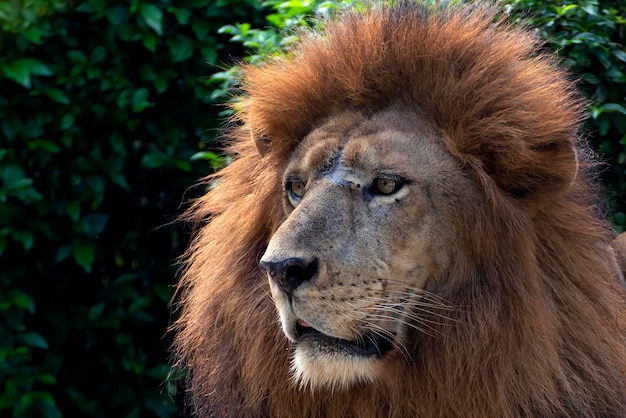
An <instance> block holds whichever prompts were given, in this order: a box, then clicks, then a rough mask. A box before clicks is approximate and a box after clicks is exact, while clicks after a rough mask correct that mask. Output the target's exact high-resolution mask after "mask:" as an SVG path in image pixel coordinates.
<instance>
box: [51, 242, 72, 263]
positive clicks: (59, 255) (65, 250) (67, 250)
mask: <svg viewBox="0 0 626 418" xmlns="http://www.w3.org/2000/svg"><path fill="white" fill-rule="evenodd" d="M70 254H72V247H71V246H70V245H62V246H60V247H59V249H58V250H57V252H56V254H55V256H54V260H55V261H56V262H61V261H63V260H65V259H66V258H67V257H69V256H70Z"/></svg>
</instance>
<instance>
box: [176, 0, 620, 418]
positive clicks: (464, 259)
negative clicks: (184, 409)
mask: <svg viewBox="0 0 626 418" xmlns="http://www.w3.org/2000/svg"><path fill="white" fill-rule="evenodd" d="M494 16H495V13H494V11H493V10H492V9H491V8H489V7H486V6H481V5H474V6H471V7H469V8H468V7H465V8H463V7H457V6H445V7H444V6H433V7H422V6H419V5H416V4H414V3H412V2H405V1H398V2H394V5H393V6H389V7H378V8H376V7H374V8H370V9H367V10H365V11H356V12H344V13H341V14H340V15H339V17H337V18H336V19H332V20H330V21H328V22H327V23H326V25H325V29H324V31H323V33H322V34H308V35H305V36H303V39H302V40H301V41H300V43H299V44H298V45H297V46H296V47H295V49H294V51H292V52H291V53H290V54H289V56H287V57H283V58H276V59H273V60H271V61H268V62H266V63H265V64H263V65H261V66H260V67H247V68H245V70H244V79H243V88H244V92H245V94H244V95H243V96H242V97H241V98H240V100H239V103H238V104H237V106H236V108H237V109H239V111H240V112H239V113H238V116H237V117H238V118H239V121H240V122H241V123H240V124H239V125H238V126H237V127H235V128H233V131H232V133H231V136H232V139H233V147H232V152H233V154H234V155H236V157H235V159H234V162H233V163H232V164H231V165H230V166H229V167H228V168H226V169H224V170H223V171H222V172H221V173H220V174H218V179H217V181H213V180H214V179H213V178H212V179H211V180H212V183H213V185H214V189H213V190H211V191H210V192H209V193H208V194H207V195H206V196H204V197H202V198H201V199H199V200H198V201H197V202H196V203H195V204H194V206H193V208H192V209H191V211H190V214H189V216H190V218H191V219H193V220H195V221H197V222H199V223H201V225H202V227H201V228H200V230H199V232H198V234H197V236H196V238H195V240H194V242H193V243H192V245H191V248H190V250H189V252H188V258H187V260H186V270H185V273H184V275H183V278H182V280H181V287H180V289H181V302H180V304H181V306H182V314H181V318H180V319H179V321H178V323H177V325H176V329H177V336H176V342H175V345H176V350H177V351H176V354H177V356H178V360H179V362H180V363H181V364H182V365H183V366H185V367H186V368H187V370H188V371H189V379H188V382H189V392H190V400H191V405H192V406H193V408H194V412H195V413H196V414H197V415H200V416H220V417H221V416H232V417H240V416H246V417H267V416H272V417H274V416H275V417H294V416H299V417H311V418H312V417H359V418H366V417H372V418H373V417H381V416H389V417H414V416H420V417H441V416H451V417H453V416H459V417H461V416H471V417H478V416H481V417H483V416H484V417H500V416H624V415H626V343H625V341H626V335H625V333H624V331H625V330H626V294H625V291H624V285H623V276H622V273H621V272H620V269H619V267H618V263H617V260H618V259H619V254H620V252H624V249H623V244H619V242H616V244H615V245H614V246H613V247H612V244H611V231H610V228H609V225H608V224H607V223H606V222H605V221H604V220H603V219H602V216H601V211H600V210H598V208H597V197H596V186H595V183H594V181H593V178H592V177H593V176H592V174H591V171H592V169H593V161H592V158H591V156H590V153H589V152H588V151H587V149H586V146H585V144H584V141H582V140H581V139H580V137H579V133H578V130H579V123H580V120H581V114H582V105H581V101H580V100H579V98H578V96H577V95H576V93H575V92H574V90H573V88H572V84H571V82H570V81H569V80H568V79H567V76H566V75H565V74H564V73H563V72H562V71H561V70H559V69H557V67H556V66H555V63H554V61H553V60H552V59H551V58H550V56H548V55H545V54H543V53H540V52H539V48H538V46H537V44H536V42H535V39H534V38H533V36H532V35H531V34H530V33H529V32H527V31H524V30H520V29H515V28H514V27H512V26H511V25H509V24H507V23H506V22H505V21H503V20H502V19H500V21H499V22H498V23H494ZM207 220H208V222H207ZM620 249H621V250H620ZM614 250H617V252H618V257H616V256H615V251H614ZM268 278H269V286H268Z"/></svg>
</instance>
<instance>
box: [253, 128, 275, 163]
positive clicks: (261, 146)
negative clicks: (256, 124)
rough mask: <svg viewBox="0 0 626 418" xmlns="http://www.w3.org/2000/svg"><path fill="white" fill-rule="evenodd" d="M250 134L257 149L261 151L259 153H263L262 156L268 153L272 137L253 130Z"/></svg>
mask: <svg viewBox="0 0 626 418" xmlns="http://www.w3.org/2000/svg"><path fill="white" fill-rule="evenodd" d="M250 136H251V137H252V140H253V141H254V145H255V146H256V150H257V151H258V152H259V154H261V157H263V156H265V154H267V153H268V152H269V151H270V145H271V141H270V139H269V138H268V137H267V136H265V135H261V134H256V135H255V134H254V133H252V132H250Z"/></svg>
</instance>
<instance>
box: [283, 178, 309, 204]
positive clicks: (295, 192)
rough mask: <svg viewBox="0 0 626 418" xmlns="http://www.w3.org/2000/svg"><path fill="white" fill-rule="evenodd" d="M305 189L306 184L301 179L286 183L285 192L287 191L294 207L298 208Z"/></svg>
mask: <svg viewBox="0 0 626 418" xmlns="http://www.w3.org/2000/svg"><path fill="white" fill-rule="evenodd" d="M305 187H306V183H305V182H304V181H302V180H300V179H290V180H287V182H286V183H285V190H286V191H287V196H288V197H289V201H290V202H291V204H292V206H296V204H297V203H298V202H299V201H300V199H302V196H304V189H305Z"/></svg>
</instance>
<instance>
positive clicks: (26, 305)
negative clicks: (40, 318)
mask: <svg viewBox="0 0 626 418" xmlns="http://www.w3.org/2000/svg"><path fill="white" fill-rule="evenodd" d="M11 301H12V302H13V303H14V304H15V306H17V307H18V308H21V309H26V310H27V311H28V312H30V314H31V315H32V314H34V313H35V301H33V298H31V297H30V295H29V294H27V293H24V292H22V291H19V290H14V291H13V292H11Z"/></svg>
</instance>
